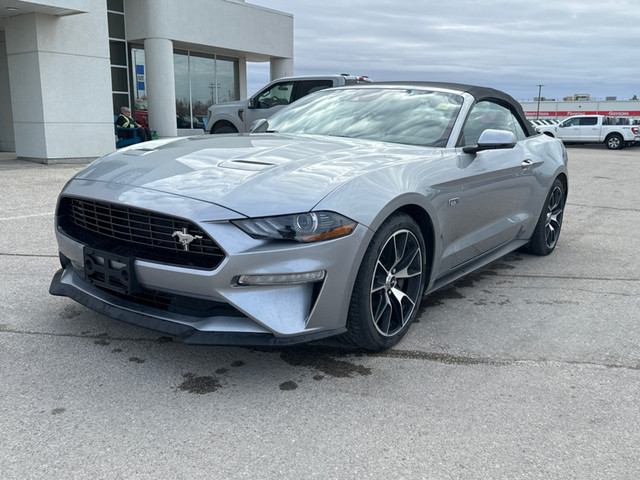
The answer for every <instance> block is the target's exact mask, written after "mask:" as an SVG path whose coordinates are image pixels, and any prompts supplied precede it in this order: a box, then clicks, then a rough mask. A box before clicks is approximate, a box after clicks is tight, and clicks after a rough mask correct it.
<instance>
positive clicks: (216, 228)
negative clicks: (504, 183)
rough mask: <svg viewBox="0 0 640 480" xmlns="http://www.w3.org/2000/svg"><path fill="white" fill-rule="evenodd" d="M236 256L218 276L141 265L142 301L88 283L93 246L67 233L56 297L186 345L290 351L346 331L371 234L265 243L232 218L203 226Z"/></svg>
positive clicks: (137, 269)
mask: <svg viewBox="0 0 640 480" xmlns="http://www.w3.org/2000/svg"><path fill="white" fill-rule="evenodd" d="M194 221H195V222H197V223H198V225H199V226H200V227H201V228H202V229H203V230H204V231H206V233H207V234H208V235H209V236H210V237H211V238H213V239H215V241H216V242H218V243H219V244H220V246H221V247H222V248H223V249H224V251H225V252H226V258H225V259H224V260H223V261H222V263H221V264H220V265H219V266H218V267H217V268H215V269H214V270H206V269H198V268H190V267H183V266H176V265H166V264H163V263H158V262H153V261H148V260H141V259H137V258H136V259H132V261H131V265H132V271H133V274H134V275H135V279H136V283H137V285H138V287H139V289H140V292H141V294H140V295H128V294H119V293H118V292H114V291H110V290H108V289H105V288H100V286H97V285H96V284H95V283H94V282H90V281H89V280H88V279H87V274H86V272H85V258H86V257H85V253H84V252H85V245H83V244H82V243H79V242H77V241H76V240H74V239H72V238H70V237H68V236H67V235H65V233H64V232H62V231H61V230H60V229H57V232H56V235H57V240H58V246H59V250H60V259H61V264H62V269H61V270H59V271H58V272H57V273H56V274H55V276H54V278H53V280H52V283H51V287H50V293H51V294H53V295H62V296H67V297H69V298H71V299H73V300H75V301H76V302H78V303H80V304H82V305H84V306H86V307H88V308H90V309H92V310H95V311H96V312H99V313H101V314H104V315H107V316H109V317H111V318H114V319H117V320H120V321H123V322H126V323H130V324H134V325H138V326H142V327H145V328H149V329H151V330H155V331H159V332H163V333H166V334H169V335H173V336H176V337H178V338H180V339H181V340H182V341H184V342H185V343H194V344H218V345H287V344H293V343H301V342H308V341H311V340H317V339H320V338H325V337H329V336H335V335H339V334H341V333H343V332H345V331H346V328H345V326H346V317H347V312H348V307H349V300H350V297H351V289H352V286H353V283H354V280H355V276H356V274H357V270H358V267H359V265H360V261H361V258H362V256H363V254H364V251H363V250H364V249H365V248H366V245H367V244H368V241H369V240H370V236H371V233H370V231H369V230H368V229H367V228H365V227H363V226H358V227H357V228H356V230H355V231H354V232H353V233H352V234H351V235H349V236H347V237H343V238H339V239H336V240H331V241H326V242H318V243H314V244H298V243H293V242H292V243H289V242H265V241H262V240H255V239H252V238H250V237H249V236H247V235H246V234H244V233H243V232H241V231H240V230H239V229H238V228H237V227H235V226H233V225H232V224H231V223H229V222H226V221H215V222H206V221H198V220H194ZM319 271H322V272H324V279H323V280H321V281H310V282H308V283H297V284H277V283H276V284H272V285H250V286H241V285H239V284H238V278H239V276H241V275H280V274H298V273H305V272H319Z"/></svg>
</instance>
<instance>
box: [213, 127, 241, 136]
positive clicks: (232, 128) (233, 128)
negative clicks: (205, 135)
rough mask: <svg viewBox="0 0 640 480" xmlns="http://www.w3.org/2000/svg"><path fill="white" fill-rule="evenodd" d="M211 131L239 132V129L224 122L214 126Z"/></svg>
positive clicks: (220, 132)
mask: <svg viewBox="0 0 640 480" xmlns="http://www.w3.org/2000/svg"><path fill="white" fill-rule="evenodd" d="M211 133H213V134H216V135H217V134H222V133H238V130H237V129H236V127H234V126H233V125H229V124H224V125H220V126H215V125H214V126H213V128H212V129H211Z"/></svg>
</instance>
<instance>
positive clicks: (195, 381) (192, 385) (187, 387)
mask: <svg viewBox="0 0 640 480" xmlns="http://www.w3.org/2000/svg"><path fill="white" fill-rule="evenodd" d="M183 377H184V378H185V380H184V382H182V383H181V384H180V385H178V388H179V389H180V390H182V391H184V392H189V393H195V394H198V395H204V394H206V393H212V392H215V391H216V390H218V389H219V388H220V387H221V386H222V385H220V382H219V381H218V379H217V378H214V377H197V376H195V375H194V374H193V373H185V374H184V375H183Z"/></svg>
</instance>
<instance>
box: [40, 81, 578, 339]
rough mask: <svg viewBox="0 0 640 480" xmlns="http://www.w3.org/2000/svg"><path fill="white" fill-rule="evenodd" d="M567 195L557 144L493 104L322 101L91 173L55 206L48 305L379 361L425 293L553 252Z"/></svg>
mask: <svg viewBox="0 0 640 480" xmlns="http://www.w3.org/2000/svg"><path fill="white" fill-rule="evenodd" d="M567 182H568V174H567V155H566V152H565V149H564V147H563V145H562V142H561V141H560V140H557V139H553V138H550V137H548V136H546V135H538V134H536V133H535V131H533V130H532V129H531V127H530V124H529V122H527V121H526V119H525V118H524V115H523V112H522V109H521V107H520V106H519V104H518V103H517V102H516V101H515V100H514V99H513V98H511V97H510V96H508V95H506V94H505V93H502V92H500V91H497V90H494V89H490V88H484V87H476V86H469V85H459V84H447V83H393V84H370V85H364V86H357V87H344V88H338V89H331V90H324V91H321V92H318V93H316V94H312V95H309V96H307V97H305V98H303V99H301V100H299V101H298V102H295V103H294V104H292V105H291V106H289V107H287V108H286V109H283V110H282V111H280V112H279V113H277V114H276V115H274V116H272V117H271V118H269V119H268V121H264V120H263V121H261V123H258V124H257V125H255V126H254V129H253V132H252V133H251V134H242V135H203V136H196V137H189V138H172V139H164V140H158V141H155V142H147V143H141V144H137V145H134V146H131V147H129V148H126V149H122V150H119V151H117V152H114V153H111V154H109V155H106V156H105V157H103V158H100V159H98V160H96V161H95V162H93V163H92V164H90V165H89V166H88V167H87V168H85V169H84V170H83V171H81V172H80V173H79V174H78V175H76V176H75V177H74V178H73V179H72V180H71V181H69V183H68V184H67V185H66V186H65V187H64V189H63V190H62V193H61V194H60V198H59V200H58V205H57V211H56V227H55V229H56V235H57V240H58V245H59V250H60V261H61V264H62V268H61V269H60V270H59V271H58V272H57V273H56V274H55V276H54V278H53V281H52V284H51V288H50V291H51V293H52V294H54V295H65V296H68V297H70V298H72V299H73V300H75V301H77V302H79V303H81V304H82V305H85V306H87V307H89V308H91V309H93V310H95V311H97V312H100V313H103V314H105V315H108V316H110V317H113V318H115V319H118V320H122V321H125V322H129V323H132V324H135V325H141V326H144V327H147V328H150V329H153V330H157V331H160V332H164V333H167V334H170V335H174V336H176V337H179V338H181V339H182V340H183V341H184V342H188V343H201V344H233V345H260V344H261V345H278V344H280V345H282V344H292V343H297V342H305V341H311V340H316V339H320V338H324V337H329V336H336V335H341V336H342V337H343V338H344V339H346V340H347V342H349V343H350V344H353V345H356V346H359V347H362V348H365V349H369V350H383V349H385V348H389V347H390V346H392V345H394V344H395V343H396V342H398V341H399V340H400V339H401V338H402V336H403V335H404V334H405V333H406V332H407V330H408V329H409V327H410V325H411V323H412V321H413V320H414V318H415V317H416V314H417V311H418V307H419V305H420V301H421V299H422V298H423V296H424V295H425V293H429V292H432V291H434V290H436V289H438V288H440V287H442V286H443V285H446V284H448V283H450V282H452V281H454V280H456V279H457V278H459V277H461V276H462V275H465V274H466V273H469V272H471V271H472V270H474V269H477V268H479V267H481V266H483V265H486V264H487V263H489V262H491V261H493V260H495V259H497V258H499V257H500V256H503V255H505V254H506V253H508V252H510V251H512V250H515V249H517V248H521V247H524V248H526V249H527V250H528V251H529V252H531V253H533V254H536V255H547V254H549V253H551V252H552V251H553V250H554V248H555V246H556V243H557V242H558V238H559V235H560V229H561V226H562V217H563V209H564V204H565V200H566V198H567V186H568V183H567Z"/></svg>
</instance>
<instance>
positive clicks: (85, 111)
mask: <svg viewBox="0 0 640 480" xmlns="http://www.w3.org/2000/svg"><path fill="white" fill-rule="evenodd" d="M247 62H269V64H270V74H271V78H278V77H282V76H286V75H292V74H293V16H292V15H291V14H288V13H285V12H279V11H275V10H271V9H268V8H263V7H260V6H257V5H253V4H249V3H245V2H244V1H243V0H182V1H180V2H177V1H175V0H45V1H21V0H0V106H1V112H2V114H1V115H0V152H15V154H16V156H17V157H18V158H23V159H27V160H33V161H37V162H41V163H57V162H87V161H90V160H92V159H94V158H96V157H99V156H101V155H103V154H105V153H107V152H110V151H112V150H114V148H115V141H116V137H115V133H114V115H117V114H118V113H119V112H120V107H121V106H125V105H126V106H130V107H131V108H132V110H136V109H137V110H139V112H138V113H141V112H142V113H144V117H145V118H146V119H147V120H148V123H149V126H150V127H151V128H152V129H153V130H155V131H156V132H157V134H158V136H160V137H174V136H178V135H184V134H189V133H192V132H196V131H199V132H202V118H203V117H204V116H206V110H207V108H208V107H209V106H210V105H212V104H214V103H219V102H223V101H228V100H240V99H244V98H246V92H247V75H246V72H247Z"/></svg>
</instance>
